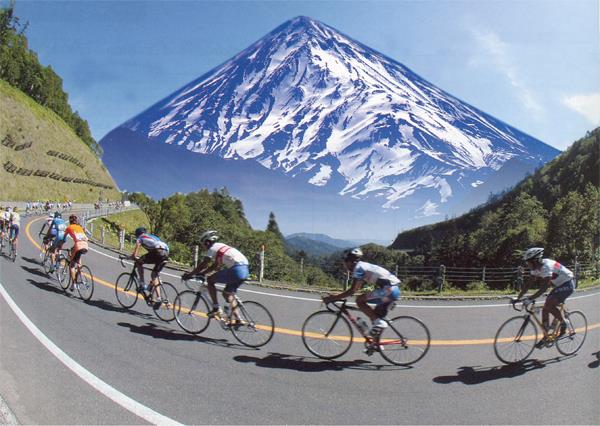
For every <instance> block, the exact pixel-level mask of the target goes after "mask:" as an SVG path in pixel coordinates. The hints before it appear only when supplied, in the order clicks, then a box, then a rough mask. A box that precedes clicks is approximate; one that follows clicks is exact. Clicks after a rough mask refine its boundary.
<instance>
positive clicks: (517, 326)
mask: <svg viewBox="0 0 600 426" xmlns="http://www.w3.org/2000/svg"><path fill="white" fill-rule="evenodd" d="M537 335H538V333H537V327H536V326H535V324H534V323H533V321H531V318H529V317H527V316H525V317H522V316H521V317H512V318H509V319H508V320H507V321H506V322H505V323H504V324H502V325H501V326H500V328H499V329H498V332H497V333H496V337H495V338H494V352H495V353H496V356H497V357H498V359H499V360H500V361H502V362H503V363H505V364H517V363H519V362H522V361H524V360H526V359H527V358H528V357H529V355H531V353H532V352H533V350H534V349H535V342H537Z"/></svg>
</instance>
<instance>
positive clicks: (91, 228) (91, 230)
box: [90, 222, 94, 235]
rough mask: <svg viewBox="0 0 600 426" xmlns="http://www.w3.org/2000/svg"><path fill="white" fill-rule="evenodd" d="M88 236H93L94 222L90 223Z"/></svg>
mask: <svg viewBox="0 0 600 426" xmlns="http://www.w3.org/2000/svg"><path fill="white" fill-rule="evenodd" d="M90 234H92V235H94V222H92V223H90Z"/></svg>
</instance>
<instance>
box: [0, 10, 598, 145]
mask: <svg viewBox="0 0 600 426" xmlns="http://www.w3.org/2000/svg"><path fill="white" fill-rule="evenodd" d="M1 1H5V0H1ZM16 14H17V16H19V17H20V18H21V20H22V22H25V21H28V22H29V28H28V30H27V36H28V38H29V41H30V47H31V48H32V49H33V50H34V51H36V52H37V53H38V55H39V58H40V60H41V62H42V63H43V64H45V65H52V67H53V68H54V69H55V70H56V71H57V73H58V74H59V75H60V76H62V78H63V80H64V87H65V89H66V91H67V92H68V93H69V96H70V101H71V104H72V105H73V107H74V108H75V109H76V110H78V111H79V112H80V114H81V116H82V117H84V118H85V119H87V120H88V122H89V123H90V127H91V130H92V133H93V135H94V137H95V138H96V139H98V140H100V139H101V138H102V137H103V136H104V135H105V134H106V133H108V132H109V131H110V130H112V129H113V128H115V127H116V126H118V125H119V124H121V123H123V122H124V121H126V120H128V119H129V118H131V117H133V116H134V115H136V114H138V113H140V112H141V111H143V110H144V109H146V108H147V107H149V106H151V105H152V104H154V103H155V102H157V101H158V100H160V99H162V98H163V97H165V96H167V95H168V94H170V93H172V92H174V91H175V90H177V89H178V88H180V87H181V86H183V85H185V84H186V83H188V82H189V81H191V80H194V79H195V78H197V77H199V76H200V75H202V74H203V73H205V72H206V71H208V70H210V69H212V68H214V67H215V66H217V65H219V64H221V63H223V62H225V61H226V60H227V59H229V58H230V57H232V56H233V55H235V54H236V53H238V52H239V51H240V50H242V49H244V48H246V47H247V46H248V45H250V44H251V43H253V42H254V41H256V40H258V39H259V38H261V37H263V36H264V35H266V34H267V33H268V32H270V31H271V30H273V29H274V28H275V27H277V26H278V25H280V24H281V23H283V22H284V21H286V20H288V19H291V18H293V17H295V16H298V15H305V16H310V17H312V18H315V19H318V20H320V21H322V22H324V23H325V24H328V25H330V26H332V27H334V28H336V29H337V30H339V31H341V32H343V33H345V34H346V35H348V36H350V37H352V38H354V39H356V40H358V41H360V42H362V43H364V44H366V45H368V46H370V47H372V48H374V49H376V50H378V51H380V52H382V53H384V54H386V55H387V56H390V57H391V58H393V59H395V60H397V61H399V62H401V63H403V64H404V65H406V66H407V67H409V68H410V69H412V70H413V71H414V72H416V73H417V74H419V75H421V76H422V77H423V78H425V79H426V80H429V81H430V82H432V83H434V84H436V85H437V86H438V87H440V88H442V89H444V90H445V91H447V92H449V93H451V94H452V95H454V96H456V97H458V98H460V99H462V100H464V101H466V102H468V103H470V104H472V105H474V106H476V107H478V108H480V109H482V110H483V111H485V112H487V113H489V114H491V115H493V116H495V117H497V118H499V119H501V120H503V121H505V122H507V123H509V124H510V125H512V126H515V127H517V128H519V129H520V130H522V131H524V132H526V133H529V134H530V135H532V136H534V137H537V138H539V139H540V140H542V141H544V142H546V143H548V144H550V145H552V146H554V147H556V148H559V149H564V148H566V147H567V146H568V145H570V144H571V143H572V142H573V141H574V140H576V139H578V138H579V137H581V136H583V135H584V134H585V132H586V131H587V130H590V129H592V128H594V127H597V126H599V125H600V31H599V25H600V14H599V2H598V0H564V1H550V0H522V1H516V0H514V1H506V0H504V1H499V0H498V1H494V0H487V1H486V0H445V1H444V0H442V1H428V0H406V1H404V0H396V1H392V0H387V1H378V0H373V1H365V0H360V1H345V0H338V1H316V0H313V1H300V0H298V1H283V0H281V1H250V0H247V1H233V0H229V1H228V0H221V1H199V0H198V1H149V0H145V1H144V0H140V1H83V0H82V1H50V0H44V1H35V0H17V3H16Z"/></svg>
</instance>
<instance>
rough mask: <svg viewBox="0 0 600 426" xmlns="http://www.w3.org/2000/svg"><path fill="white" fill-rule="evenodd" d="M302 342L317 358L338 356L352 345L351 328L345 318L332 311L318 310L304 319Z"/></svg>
mask: <svg viewBox="0 0 600 426" xmlns="http://www.w3.org/2000/svg"><path fill="white" fill-rule="evenodd" d="M302 343H304V346H305V347H306V349H308V351H309V352H310V353H312V354H313V355H315V356H317V357H319V358H323V359H334V358H338V357H340V356H342V355H344V354H345V353H346V352H348V349H350V346H351V345H352V328H351V327H350V323H349V322H348V320H347V319H346V318H344V317H342V316H340V315H338V314H336V313H334V312H330V311H318V312H315V313H314V314H312V315H310V316H309V317H308V318H307V319H306V321H304V324H303V325H302Z"/></svg>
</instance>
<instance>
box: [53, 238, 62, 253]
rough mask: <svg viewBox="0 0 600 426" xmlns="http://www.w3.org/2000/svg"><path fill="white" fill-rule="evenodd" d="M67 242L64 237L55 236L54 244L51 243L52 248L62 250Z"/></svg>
mask: <svg viewBox="0 0 600 426" xmlns="http://www.w3.org/2000/svg"><path fill="white" fill-rule="evenodd" d="M64 243H65V240H64V239H62V238H55V239H54V240H52V244H50V250H54V249H56V250H60V249H61V248H62V246H63V244H64Z"/></svg>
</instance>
